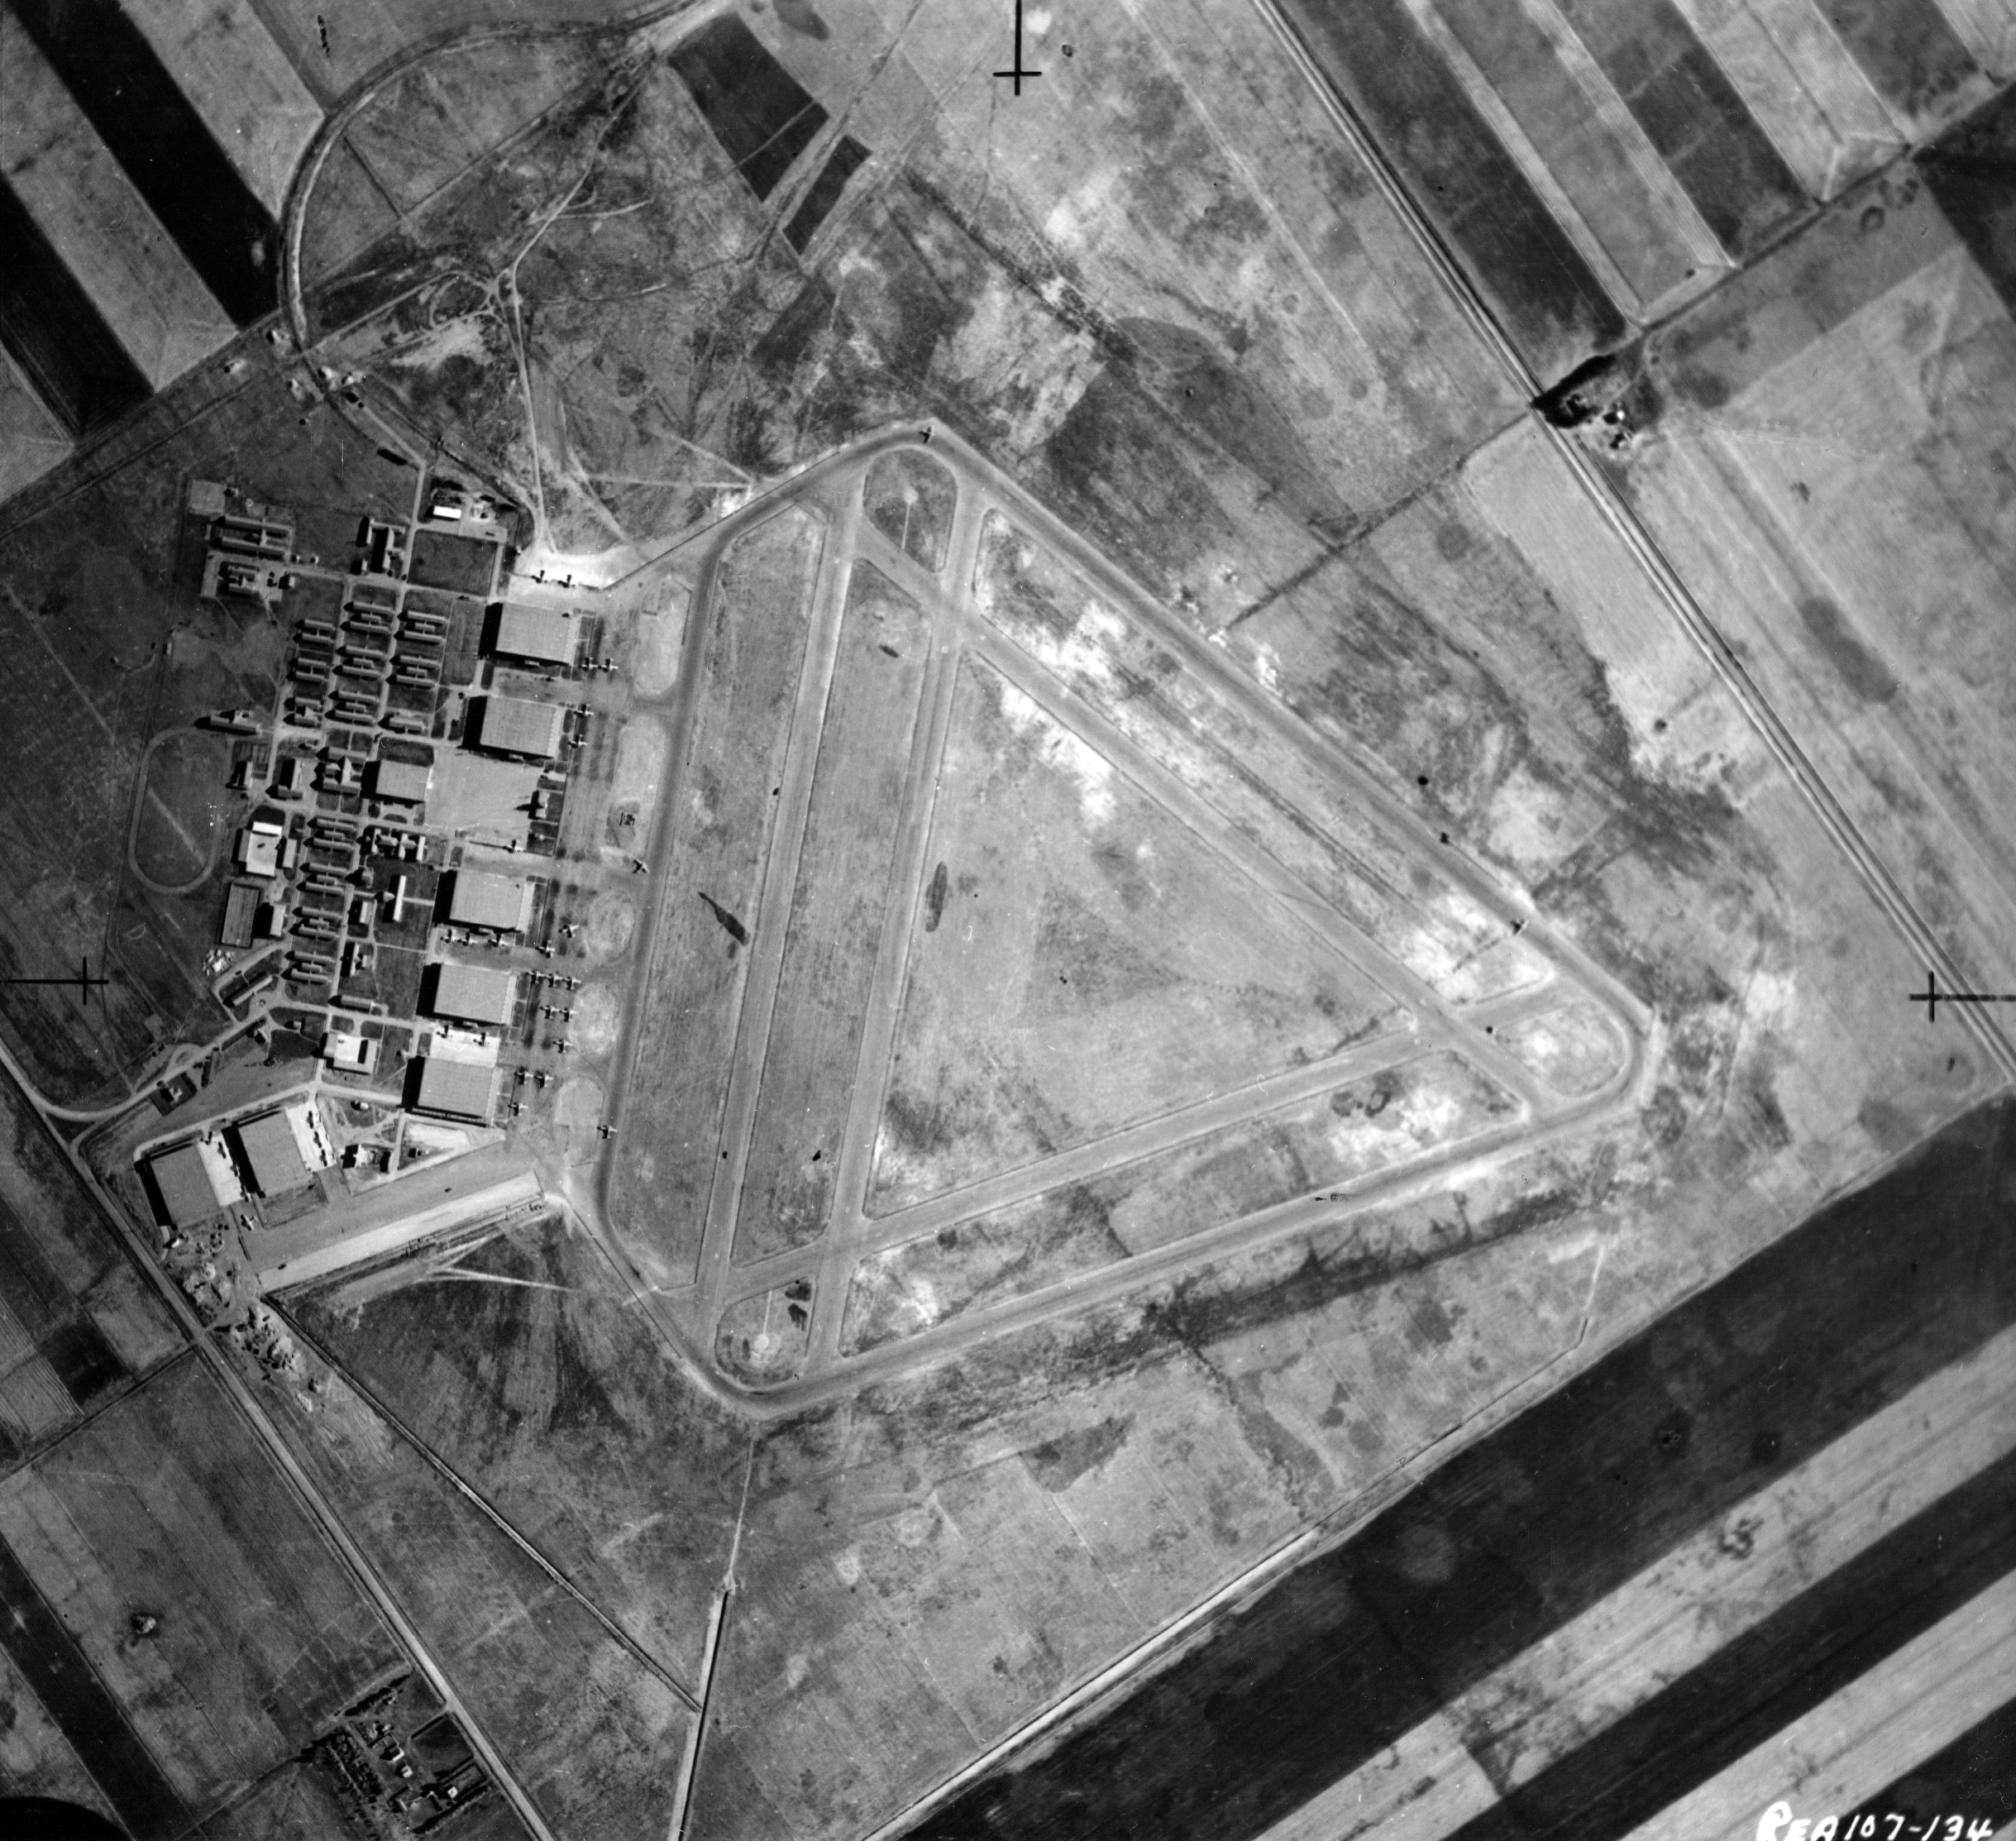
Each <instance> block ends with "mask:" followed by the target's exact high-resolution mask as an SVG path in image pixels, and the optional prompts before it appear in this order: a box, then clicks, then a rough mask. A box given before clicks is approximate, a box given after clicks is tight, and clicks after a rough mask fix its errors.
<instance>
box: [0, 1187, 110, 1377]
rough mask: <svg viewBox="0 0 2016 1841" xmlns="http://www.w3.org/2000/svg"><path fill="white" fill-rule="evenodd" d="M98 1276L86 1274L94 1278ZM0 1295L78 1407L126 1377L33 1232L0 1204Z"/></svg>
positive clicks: (107, 1345)
mask: <svg viewBox="0 0 2016 1841" xmlns="http://www.w3.org/2000/svg"><path fill="white" fill-rule="evenodd" d="M90 1277H91V1278H92V1279H93V1280H94V1281H95V1279H96V1278H97V1277H98V1274H95V1273H94V1274H90ZM0 1297H4V1298H6V1299H7V1306H8V1308H10V1309H11V1310H12V1312H13V1313H14V1315H15V1317H17V1319H18V1320H19V1322H20V1323H21V1327H22V1328H23V1329H24V1330H25V1331H26V1332H27V1334H28V1337H29V1339H30V1340H31V1341H33V1342H34V1344H35V1345H36V1347H37V1348H38V1349H40V1350H41V1352H42V1355H43V1356H44V1358H45V1360H47V1361H48V1363H49V1365H50V1367H52V1368H54V1369H55V1371H56V1378H57V1380H60V1381H61V1382H62V1383H63V1386H64V1391H65V1392H66V1393H67V1394H69V1396H70V1398H71V1399H73V1400H74V1401H75V1402H76V1403H77V1404H78V1405H79V1407H80V1408H81V1407H88V1406H89V1405H90V1404H91V1403H93V1401H95V1400H96V1399H98V1398H99V1397H100V1396H101V1395H103V1394H106V1393H107V1392H109V1391H110V1390H111V1389H112V1388H114V1387H117V1385H119V1384H121V1383H122V1382H123V1381H126V1380H130V1379H131V1375H130V1373H129V1371H128V1370H127V1366H126V1364H125V1363H124V1362H122V1361H121V1360H120V1359H119V1358H118V1356H117V1355H116V1354H115V1353H114V1352H113V1351H112V1345H111V1344H110V1343H109V1342H107V1341H106V1340H105V1337H104V1335H103V1332H101V1331H100V1330H99V1328H98V1326H97V1324H95V1323H93V1322H92V1321H91V1320H90V1318H89V1317H86V1316H85V1315H84V1313H83V1312H82V1310H81V1309H80V1308H79V1305H78V1303H77V1302H76V1299H75V1298H74V1297H73V1296H72V1294H71V1291H70V1288H69V1286H68V1285H67V1284H64V1280H63V1278H62V1276H61V1274H59V1273H58V1272H57V1270H56V1269H55V1265H53V1264H52V1263H51V1261H50V1259H49V1257H48V1255H46V1254H45V1252H44V1251H43V1250H42V1248H41V1245H40V1244H39V1243H38V1242H37V1241H36V1236H35V1234H34V1232H33V1231H31V1229H30V1228H29V1227H27V1225H26V1223H24V1222H22V1221H21V1218H20V1217H19V1216H17V1214H16V1213H15V1212H14V1211H13V1210H12V1208H10V1207H7V1206H6V1205H5V1204H4V1203H0Z"/></svg>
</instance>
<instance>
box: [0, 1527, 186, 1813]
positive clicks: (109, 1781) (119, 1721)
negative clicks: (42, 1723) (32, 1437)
mask: <svg viewBox="0 0 2016 1841" xmlns="http://www.w3.org/2000/svg"><path fill="white" fill-rule="evenodd" d="M0 1610H3V1611H4V1613H5V1614H4V1615H0V1647H4V1648H5V1649H6V1651H7V1655H8V1657H10V1658H11V1659H12V1662H13V1663H14V1666H16V1667H17V1668H18V1669H19V1670H20V1671H21V1675H22V1676H23V1677H24V1678H25V1679H26V1681H27V1683H28V1686H29V1687H30V1688H31V1689H32V1690H34V1693H35V1696H36V1699H37V1700H40V1701H41V1703H42V1705H43V1706H44V1707H45V1708H46V1709H48V1712H49V1714H50V1717H51V1718H52V1719H54V1720H55V1722H56V1724H57V1725H58V1726H60V1728H61V1729H62V1731H63V1736H64V1738H66V1739H68V1740H69V1743H70V1746H71V1748H72V1749H73V1750H74V1751H75V1753H77V1756H78V1757H79V1759H80V1760H82V1762H83V1763H84V1768H85V1769H86V1770H87V1771H88V1772H90V1773H91V1775H92V1777H93V1780H94V1781H96V1782H97V1784H98V1788H99V1789H100V1790H102V1791H104V1793H105V1797H106V1800H107V1801H108V1802H109V1803H111V1805H112V1809H113V1811H114V1812H115V1813H116V1814H117V1816H118V1818H119V1819H120V1821H121V1822H122V1823H123V1824H125V1825H126V1828H127V1832H128V1833H129V1834H132V1835H133V1836H134V1837H135V1841H148V1838H149V1837H150V1836H154V1835H170V1834H177V1833H179V1832H180V1830H181V1829H183V1827H184V1825H185V1824H187V1823H188V1821H189V1811H188V1810H185V1809H184V1807H183V1806H182V1799H181V1798H180V1797H179V1796H177V1795H176V1794H175V1792H174V1787H173V1786H171V1785H170V1783H169V1781H168V1779H167V1778H166V1777H165V1776H163V1775H162V1772H161V1767H160V1766H159V1765H158V1764H156V1763H155V1762H154V1756H153V1754H152V1753H150V1752H149V1751H148V1749H147V1748H146V1746H145V1745H143V1744H141V1742H140V1738H139V1735H138V1734H137V1733H135V1732H134V1730H133V1729H132V1728H131V1726H129V1725H128V1724H127V1720H126V1715H125V1714H123V1713H122V1712H121V1711H120V1709H119V1704H118V1702H117V1700H114V1699H113V1698H112V1694H111V1693H110V1691H109V1690H107V1688H106V1686H105V1684H104V1683H103V1681H100V1680H99V1679H98V1674H97V1672H96V1671H95V1670H93V1667H92V1666H91V1664H90V1662H89V1661H88V1659H87V1658H86V1657H85V1655H84V1651H83V1650H82V1649H80V1648H79V1647H78V1645H77V1643H76V1640H75V1639H74V1638H73V1637H72V1636H71V1635H70V1633H69V1631H68V1630H66V1629H65V1628H64V1626H63V1623H62V1620H61V1619H60V1618H58V1617H57V1615H56V1614H55V1612H54V1611H53V1610H52V1609H50V1606H49V1603H48V1601H47V1600H45V1598H44V1597H43V1596H42V1595H41V1592H39V1591H37V1590H36V1586H35V1581H34V1580H31V1578H29V1576H28V1575H27V1573H26V1571H25V1570H24V1569H23V1567H22V1566H21V1562H20V1561H18V1560H17V1559H16V1558H15V1557H14V1552H13V1549H12V1548H11V1547H8V1546H7V1543H6V1542H4V1541H0Z"/></svg>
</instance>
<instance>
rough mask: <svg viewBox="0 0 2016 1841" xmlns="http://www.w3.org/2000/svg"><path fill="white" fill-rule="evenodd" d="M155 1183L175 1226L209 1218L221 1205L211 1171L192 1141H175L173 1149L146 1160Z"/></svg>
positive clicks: (185, 1225) (188, 1225)
mask: <svg viewBox="0 0 2016 1841" xmlns="http://www.w3.org/2000/svg"><path fill="white" fill-rule="evenodd" d="M147 1168H148V1169H149V1170H150V1171H151V1172H152V1174H153V1176H154V1186H155V1188H157V1189H159V1190H160V1194H161V1205H162V1207H165V1208H166V1209H167V1211H168V1218H169V1219H170V1221H171V1222H174V1225H175V1226H176V1227H192V1226H193V1225H194V1224H195V1223H196V1222H199V1221H203V1220H206V1219H208V1217H210V1216H212V1215H213V1214H215V1213H217V1211H218V1210H219V1209H220V1208H222V1207H223V1206H224V1203H223V1200H222V1198H221V1197H220V1196H219V1195H218V1194H217V1191H216V1190H215V1189H214V1188H212V1187H211V1184H210V1172H209V1169H208V1167H207V1166H206V1165H205V1164H204V1163H203V1153H202V1152H201V1151H199V1150H198V1149H197V1148H196V1146H195V1145H193V1144H187V1145H176V1146H175V1148H174V1150H168V1151H164V1152H162V1154H161V1155H160V1156H158V1157H150V1158H149V1159H148V1160H147Z"/></svg>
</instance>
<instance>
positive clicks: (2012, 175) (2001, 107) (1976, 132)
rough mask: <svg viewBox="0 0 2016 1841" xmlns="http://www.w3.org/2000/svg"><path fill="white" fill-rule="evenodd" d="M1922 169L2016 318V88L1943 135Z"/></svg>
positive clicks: (1923, 160)
mask: <svg viewBox="0 0 2016 1841" xmlns="http://www.w3.org/2000/svg"><path fill="white" fill-rule="evenodd" d="M1918 170H1919V171H1920V172H1922V173H1923V175H1925V183H1926V186H1927V189H1928V190H1929V191H1930V192H1931V193H1932V196H1933V198H1936V199H1937V200H1938V203H1939V208H1940V210H1941V211H1942V212H1943V213H1945V214H1946V217H1947V221H1948V222H1950V223H1952V226H1953V227H1954V229H1956V231H1958V232H1960V238H1961V241H1962V242H1964V243H1965V244H1966V246H1967V252H1968V254H1969V255H1971V256H1973V258H1974V260H1975V262H1977V263H1978V264H1979V265H1980V270H1981V272H1982V273H1983V274H1984V275H1986V276H1987V277H1988V280H1989V283H1990V285H1991V286H1992V287H1993V288H1994V289H1995V293H1996V294H1997V295H1998V296H1999V298H2000V299H2001V302H2002V304H2003V305H2004V307H2005V308H2008V309H2009V312H2010V313H2012V314H2016V89H2005V90H2004V91H2003V93H2001V94H2000V95H1999V96H1998V97H1997V98H1995V101H1994V102H1992V103H1989V104H1988V105H1987V107H1985V108H1979V109H1976V110H1975V112H1974V113H1973V114H1971V116H1969V117H1967V119H1966V121H1965V122H1961V123H1960V124H1959V126H1958V127H1955V128H1953V129H1952V131H1950V132H1948V133H1947V134H1945V135H1943V136H1941V137H1940V139H1939V141H1937V144H1936V145H1935V146H1933V147H1932V149H1931V151H1929V152H1928V153H1926V154H1925V155H1923V156H1922V157H1921V158H1920V160H1919V161H1918Z"/></svg>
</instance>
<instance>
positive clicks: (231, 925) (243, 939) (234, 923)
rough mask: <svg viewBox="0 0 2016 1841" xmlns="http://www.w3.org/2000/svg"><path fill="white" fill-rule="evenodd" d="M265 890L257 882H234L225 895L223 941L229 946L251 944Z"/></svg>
mask: <svg viewBox="0 0 2016 1841" xmlns="http://www.w3.org/2000/svg"><path fill="white" fill-rule="evenodd" d="M264 895H265V890H264V889H263V888H262V887H260V884H259V883H257V882H233V883H232V885H231V887H230V890H229V892H227V894H226V895H225V897H224V932H223V941H224V944H226V945H227V946H232V947H238V946H249V945H251V943H252V928H253V926H254V925H255V924H256V922H257V920H258V919H259V904H260V900H261V899H262V898H263V897H264Z"/></svg>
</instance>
